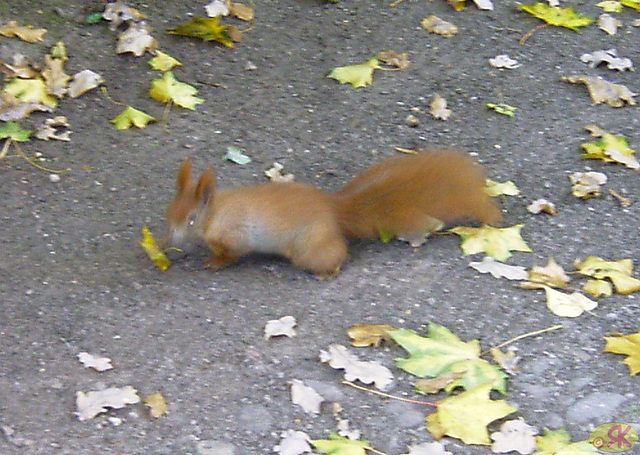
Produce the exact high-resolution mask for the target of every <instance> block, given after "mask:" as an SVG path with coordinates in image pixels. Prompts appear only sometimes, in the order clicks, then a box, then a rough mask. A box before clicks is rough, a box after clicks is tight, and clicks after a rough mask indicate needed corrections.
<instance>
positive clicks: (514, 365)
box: [489, 348, 520, 376]
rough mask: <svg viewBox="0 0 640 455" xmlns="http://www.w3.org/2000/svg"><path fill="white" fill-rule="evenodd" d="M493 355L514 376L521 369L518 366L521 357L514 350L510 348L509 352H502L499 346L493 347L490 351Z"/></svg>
mask: <svg viewBox="0 0 640 455" xmlns="http://www.w3.org/2000/svg"><path fill="white" fill-rule="evenodd" d="M489 352H491V355H492V356H493V359H494V360H495V361H496V363H497V364H498V365H500V366H501V367H502V369H503V370H504V371H506V372H507V373H509V374H510V375H512V376H514V375H516V374H517V373H518V371H520V369H519V368H518V362H519V361H520V357H518V356H516V353H515V352H514V351H512V350H508V351H507V352H502V351H501V350H500V349H498V348H491V350H490V351H489Z"/></svg>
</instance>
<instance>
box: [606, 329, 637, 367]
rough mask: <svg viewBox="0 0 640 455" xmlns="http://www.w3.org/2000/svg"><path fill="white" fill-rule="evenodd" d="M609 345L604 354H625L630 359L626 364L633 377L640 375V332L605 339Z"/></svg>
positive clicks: (625, 360) (627, 359)
mask: <svg viewBox="0 0 640 455" xmlns="http://www.w3.org/2000/svg"><path fill="white" fill-rule="evenodd" d="M604 339H605V340H606V341H607V345H606V346H605V347H604V349H603V351H604V352H613V353H614V354H623V355H627V356H628V357H627V358H626V359H624V363H625V364H626V365H627V366H628V367H629V370H630V373H631V375H632V376H634V375H636V374H638V373H640V332H638V333H632V334H629V335H621V336H617V337H604Z"/></svg>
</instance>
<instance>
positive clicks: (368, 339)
mask: <svg viewBox="0 0 640 455" xmlns="http://www.w3.org/2000/svg"><path fill="white" fill-rule="evenodd" d="M391 330H395V328H393V327H391V326H390V325H386V324H382V325H380V324H378V325H371V324H355V325H354V326H353V327H351V328H350V329H348V330H347V335H349V338H351V344H352V345H353V346H355V347H358V348H362V347H367V346H376V347H378V346H380V343H382V341H389V340H390V339H391V337H389V335H387V332H389V331H391Z"/></svg>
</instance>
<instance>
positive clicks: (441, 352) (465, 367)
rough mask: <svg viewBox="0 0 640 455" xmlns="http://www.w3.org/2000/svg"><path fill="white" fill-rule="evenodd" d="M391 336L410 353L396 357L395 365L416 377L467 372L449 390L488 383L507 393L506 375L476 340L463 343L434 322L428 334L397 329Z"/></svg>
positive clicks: (390, 333) (448, 391) (448, 387)
mask: <svg viewBox="0 0 640 455" xmlns="http://www.w3.org/2000/svg"><path fill="white" fill-rule="evenodd" d="M389 335H390V336H391V338H393V340H394V341H395V342H396V343H398V344H399V345H400V346H401V347H402V348H403V349H404V350H406V351H407V353H408V354H409V357H408V358H399V359H396V365H397V366H398V368H400V369H402V370H404V371H406V372H408V373H411V374H413V375H414V376H418V377H420V378H422V377H438V376H439V375H440V374H442V373H449V372H452V373H459V372H464V376H462V377H461V378H460V379H458V380H456V381H454V382H453V383H451V384H449V385H448V386H447V387H446V389H445V391H446V392H447V393H452V392H453V390H454V389H456V388H457V387H462V388H464V389H465V390H471V389H473V388H475V387H477V386H479V385H481V384H487V383H489V384H491V387H492V388H493V389H495V390H496V391H498V392H500V393H502V394H503V395H504V394H506V382H505V379H506V377H507V375H506V374H505V373H504V372H503V371H501V370H500V369H499V368H498V367H496V366H495V365H492V364H490V363H489V362H487V361H486V360H484V359H481V358H480V344H479V343H478V341H477V340H472V341H468V342H464V341H462V340H460V338H458V336H457V335H456V334H454V333H453V332H451V331H450V330H449V329H447V328H446V327H443V326H441V325H438V324H434V323H430V324H429V331H428V332H427V336H425V337H422V336H420V335H418V334H417V333H415V332H414V331H412V330H406V329H400V330H394V331H393V332H389Z"/></svg>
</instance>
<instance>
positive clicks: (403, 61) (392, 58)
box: [376, 50, 411, 71]
mask: <svg viewBox="0 0 640 455" xmlns="http://www.w3.org/2000/svg"><path fill="white" fill-rule="evenodd" d="M376 58H377V59H378V61H379V62H382V63H384V64H385V65H390V66H394V67H396V68H398V69H399V70H401V71H402V70H406V69H407V68H409V65H410V64H411V62H410V61H409V54H407V53H406V52H403V53H402V54H397V53H396V51H394V50H390V51H380V52H378V55H376Z"/></svg>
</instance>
